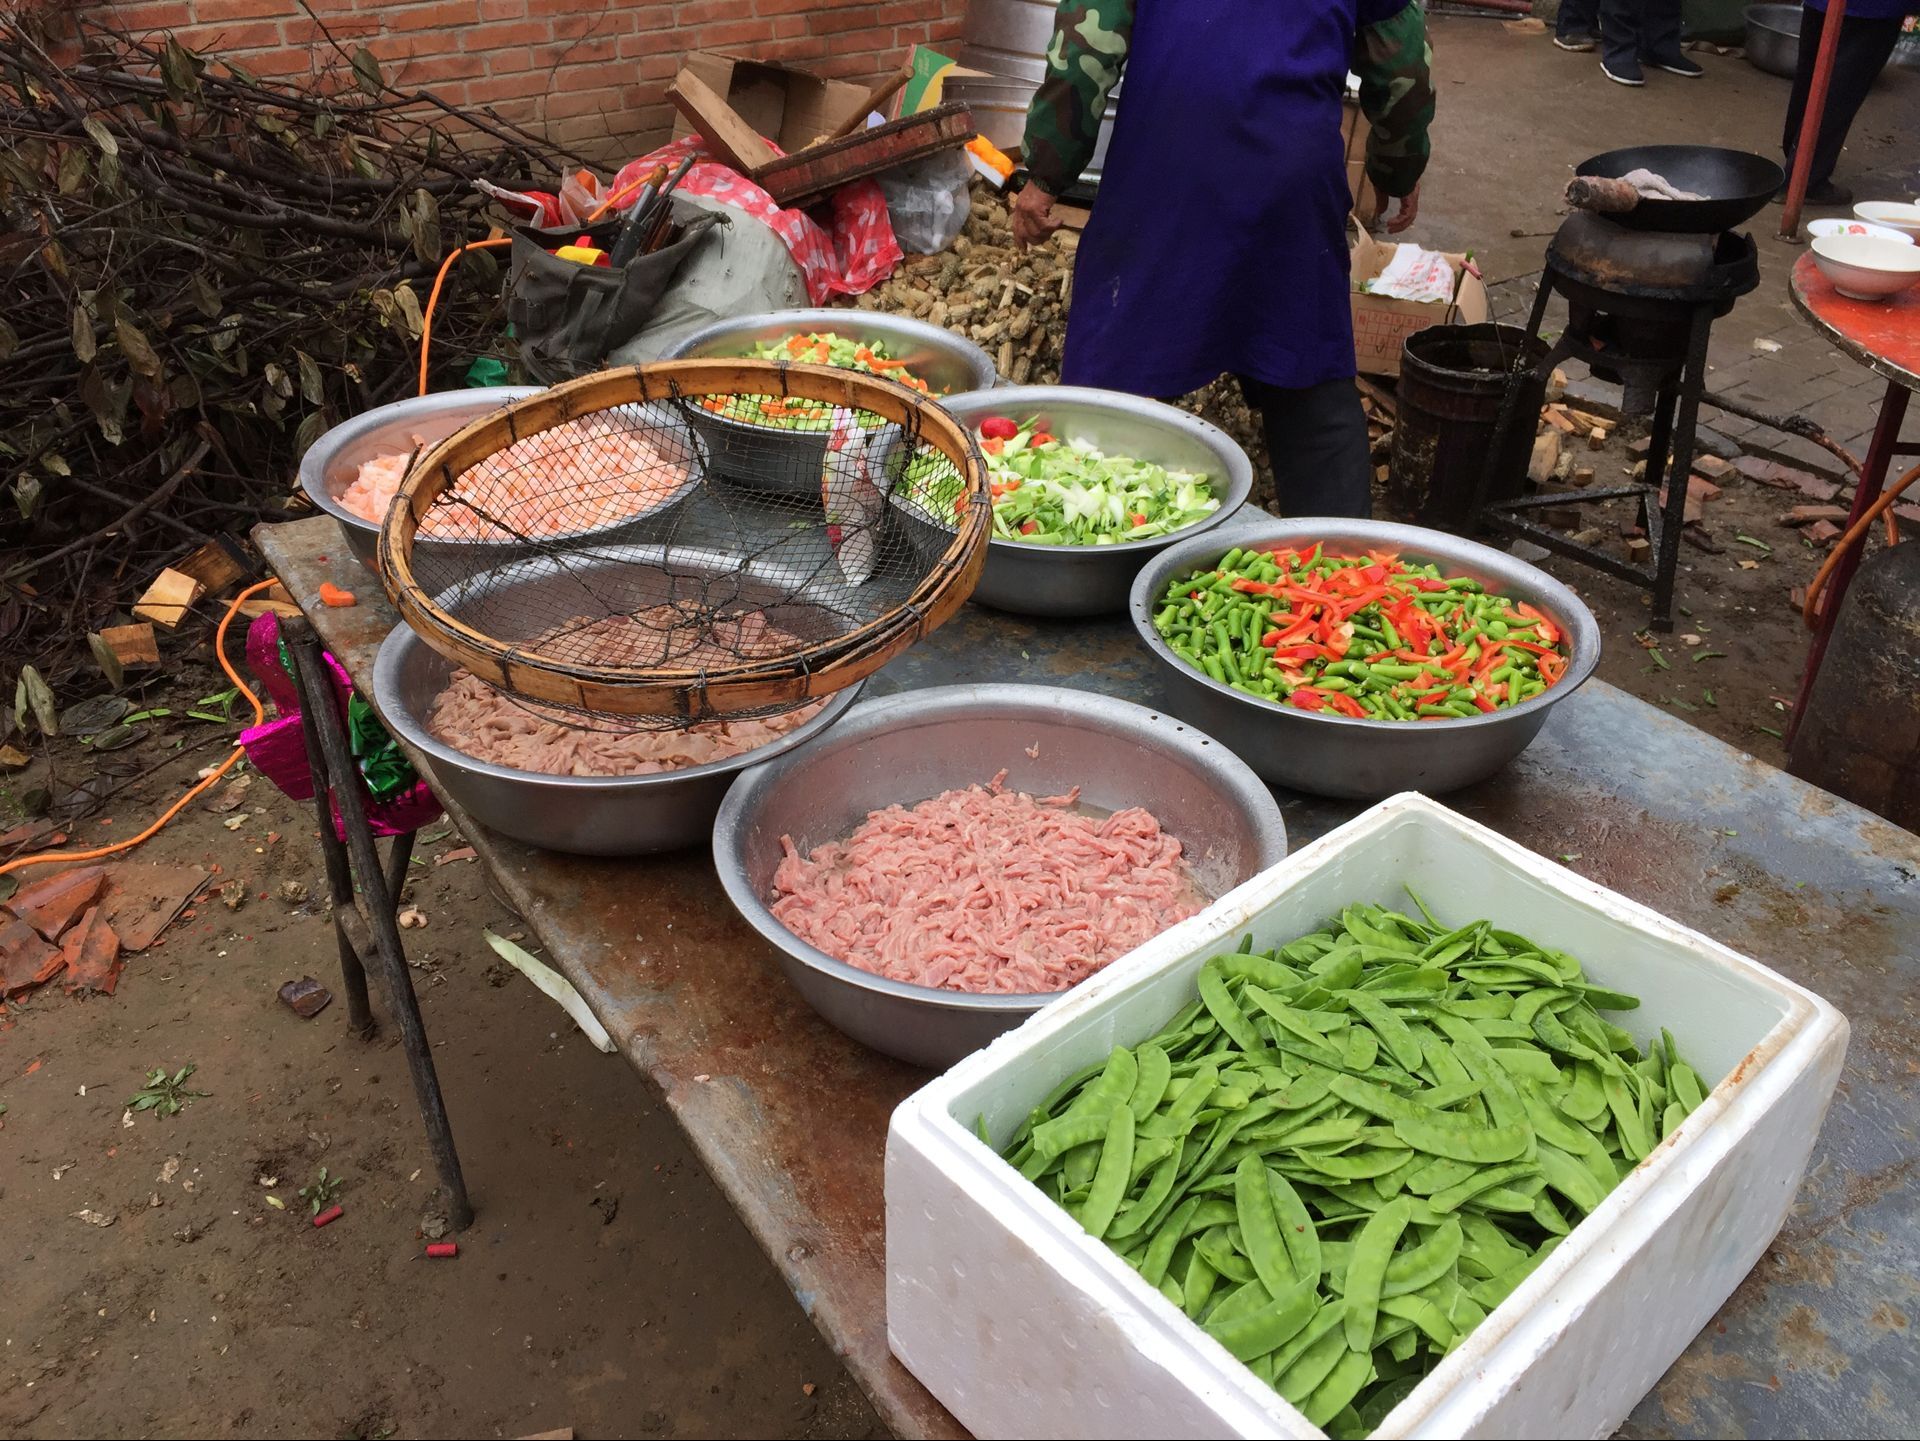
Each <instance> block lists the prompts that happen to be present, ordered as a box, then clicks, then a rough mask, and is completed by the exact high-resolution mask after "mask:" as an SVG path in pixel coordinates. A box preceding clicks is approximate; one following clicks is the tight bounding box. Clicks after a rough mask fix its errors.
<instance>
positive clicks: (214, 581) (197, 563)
mask: <svg viewBox="0 0 1920 1441" xmlns="http://www.w3.org/2000/svg"><path fill="white" fill-rule="evenodd" d="M236 552H237V547H236V546H234V544H233V543H232V542H231V541H229V540H227V539H226V538H225V537H216V538H215V539H213V540H210V541H208V542H207V543H206V544H205V545H203V546H201V547H200V549H198V550H196V551H195V552H194V553H193V554H192V555H190V556H188V557H187V558H186V559H185V560H176V561H175V562H174V563H173V568H174V569H175V570H177V571H179V572H180V573H181V574H182V575H190V576H192V577H193V578H194V579H195V580H197V581H199V582H200V584H201V585H202V586H204V587H205V588H206V589H205V594H207V595H210V596H214V595H219V594H221V593H222V592H224V591H227V590H231V589H232V588H233V587H234V586H235V585H237V584H239V582H241V581H242V580H245V579H246V578H247V576H248V575H249V574H251V573H252V570H253V567H252V566H251V565H249V564H248V563H247V560H246V558H245V557H244V556H242V555H239V554H237V553H236Z"/></svg>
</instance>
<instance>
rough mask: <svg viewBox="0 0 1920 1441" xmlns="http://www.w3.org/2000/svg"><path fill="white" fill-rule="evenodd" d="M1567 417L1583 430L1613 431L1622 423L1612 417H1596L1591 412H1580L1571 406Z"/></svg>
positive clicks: (1568, 408)
mask: <svg viewBox="0 0 1920 1441" xmlns="http://www.w3.org/2000/svg"><path fill="white" fill-rule="evenodd" d="M1567 415H1568V416H1569V417H1571V419H1572V420H1573V423H1574V424H1575V425H1577V426H1578V427H1579V428H1580V429H1582V430H1595V429H1598V430H1605V431H1611V430H1612V429H1613V428H1614V427H1615V426H1616V425H1618V424H1619V423H1620V422H1619V421H1618V420H1615V419H1614V418H1613V417H1611V416H1606V415H1595V414H1594V413H1593V412H1592V411H1591V410H1580V409H1577V408H1576V407H1574V406H1571V405H1569V406H1568V407H1567Z"/></svg>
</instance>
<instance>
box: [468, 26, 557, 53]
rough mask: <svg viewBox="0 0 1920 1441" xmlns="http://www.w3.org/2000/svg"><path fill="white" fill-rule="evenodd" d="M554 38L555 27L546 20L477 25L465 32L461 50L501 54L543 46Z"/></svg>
mask: <svg viewBox="0 0 1920 1441" xmlns="http://www.w3.org/2000/svg"><path fill="white" fill-rule="evenodd" d="M552 38H553V27H552V26H551V25H549V24H548V23H547V22H546V21H545V20H514V21H510V22H508V23H506V24H501V25H476V26H474V27H473V28H472V29H470V30H466V31H463V32H462V33H461V36H460V48H461V49H462V50H480V51H485V52H488V53H492V54H499V53H500V52H502V51H515V50H524V49H525V48H526V47H528V46H530V45H543V44H545V43H546V42H547V41H549V40H551V39H552Z"/></svg>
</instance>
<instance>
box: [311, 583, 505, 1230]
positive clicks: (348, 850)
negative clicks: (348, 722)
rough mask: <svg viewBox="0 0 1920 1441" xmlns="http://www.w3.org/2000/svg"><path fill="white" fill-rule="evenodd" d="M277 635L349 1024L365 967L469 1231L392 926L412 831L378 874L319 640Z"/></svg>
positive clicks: (368, 1022)
mask: <svg viewBox="0 0 1920 1441" xmlns="http://www.w3.org/2000/svg"><path fill="white" fill-rule="evenodd" d="M281 634H282V636H283V637H284V638H285V640H286V643H287V652H288V654H289V655H290V656H291V657H292V658H293V679H294V684H295V686H296V687H297V688H298V690H299V692H300V715H301V721H302V730H303V731H304V733H305V736H306V742H307V764H308V766H309V767H310V768H311V769H312V772H313V781H314V786H313V790H314V810H315V813H316V814H317V815H318V817H319V821H320V848H321V850H322V852H323V853H324V854H325V856H326V861H327V883H328V886H329V888H330V891H331V894H332V897H333V922H334V929H335V932H336V934H337V936H338V939H339V946H340V972H341V978H342V981H343V983H344V988H345V990H346V992H347V1015H348V1023H349V1024H350V1025H351V1026H352V1027H353V1028H354V1029H355V1030H356V1031H358V1032H360V1033H361V1034H362V1035H363V1036H364V1035H368V1034H371V1032H372V1029H373V1015H372V1010H371V1008H370V1007H369V1006H368V1004H367V976H366V965H367V962H368V961H369V960H371V961H372V963H373V965H374V966H375V967H376V968H377V969H378V971H379V973H380V979H381V980H382V982H384V984H385V988H386V993H387V1003H388V1004H389V1005H390V1006H391V1007H392V1008H393V1013H394V1016H395V1018H396V1019H397V1020H398V1021H399V1023H400V1041H401V1048H402V1049H403V1050H404V1051H405V1052H406V1054H407V1069H408V1070H409V1071H411V1072H412V1075H413V1089H414V1093H415V1094H416V1096H417V1097H418V1098H419V1101H420V1116H421V1119H422V1121H424V1122H425V1124H426V1128H427V1139H428V1141H429V1142H430V1143H431V1145H432V1147H433V1159H434V1164H435V1166H436V1167H437V1169H438V1170H439V1172H440V1181H441V1184H443V1185H444V1186H445V1187H446V1188H447V1194H448V1197H449V1206H448V1210H449V1213H450V1218H451V1220H452V1222H453V1225H454V1227H455V1229H457V1230H465V1229H466V1228H467V1227H468V1226H469V1225H471V1224H472V1223H473V1207H472V1206H471V1205H470V1204H469V1203H468V1200H467V1183H466V1178H465V1177H464V1176H463V1175H462V1174H461V1171H460V1157H459V1154H458V1152H456V1151H455V1149H454V1145H453V1130H452V1127H451V1126H450V1125H449V1123H448V1121H447V1108H446V1103H445V1101H444V1100H443V1098H442V1097H441V1094H440V1080H439V1077H438V1075H437V1074H436V1073H435V1071H434V1067H433V1052H432V1051H431V1050H430V1049H429V1048H428V1044H427V1031H426V1026H425V1024H424V1023H423V1022H422V1021H421V1019H420V1003H419V1000H418V998H417V997H416V996H415V995H414V993H413V978H412V976H411V975H410V974H409V972H408V970H407V958H406V950H405V948H404V947H403V946H402V945H401V943H400V928H399V925H398V923H397V921H396V920H395V911H396V909H397V908H398V906H399V901H400V892H401V888H402V886H403V885H404V884H405V881H406V875H407V865H408V863H409V861H410V860H411V858H412V855H413V835H412V833H411V832H410V833H408V834H406V835H404V836H399V837H397V838H396V839H395V840H394V843H393V847H392V849H391V850H390V851H389V852H388V855H387V864H386V867H385V869H384V870H383V869H382V867H381V865H380V856H379V852H378V851H377V850H376V848H375V846H374V843H373V832H372V830H371V829H369V827H368V825H367V808H366V800H365V796H364V794H363V793H362V790H361V786H360V775H359V770H358V768H357V767H356V766H355V765H354V763H353V756H352V753H351V751H350V750H349V749H348V745H347V736H346V732H345V729H344V728H343V727H342V725H341V722H340V713H339V711H338V710H337V709H335V707H334V705H333V703H332V702H333V690H332V684H331V681H330V680H329V678H328V676H327V672H326V665H325V662H324V661H323V660H322V659H321V654H320V641H319V638H318V637H317V636H316V635H314V633H313V628H312V627H311V626H310V625H308V624H307V622H306V621H305V620H304V619H294V618H291V617H289V618H288V619H287V620H285V621H284V622H282V626H281ZM329 794H331V796H332V798H333V804H334V805H336V806H338V807H339V810H340V820H341V828H342V829H343V830H344V831H345V832H346V837H345V841H344V844H343V843H342V840H341V837H340V836H339V835H338V834H336V832H335V830H334V825H333V814H332V811H331V809H330V808H329V805H328V796H329ZM356 877H357V878H358V882H359V888H360V892H361V898H360V899H358V900H356V898H355V895H354V886H355V879H356Z"/></svg>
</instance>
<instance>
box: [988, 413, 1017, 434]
mask: <svg viewBox="0 0 1920 1441" xmlns="http://www.w3.org/2000/svg"><path fill="white" fill-rule="evenodd" d="M980 433H981V434H982V435H984V436H985V437H986V438H987V439H988V440H1012V439H1013V438H1014V437H1015V436H1016V435H1018V434H1019V433H1020V427H1019V426H1017V425H1015V424H1014V423H1013V422H1012V421H1011V420H1008V419H1007V418H1006V416H1004V415H989V416H988V417H987V418H986V419H985V420H983V421H981V422H980Z"/></svg>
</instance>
